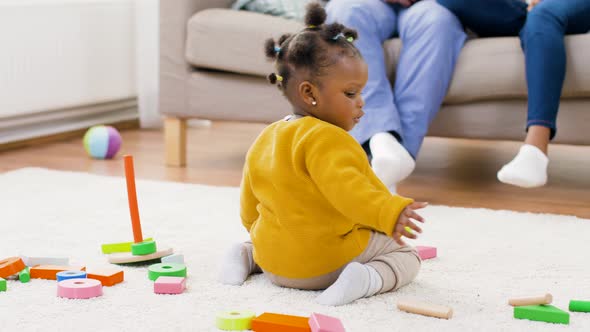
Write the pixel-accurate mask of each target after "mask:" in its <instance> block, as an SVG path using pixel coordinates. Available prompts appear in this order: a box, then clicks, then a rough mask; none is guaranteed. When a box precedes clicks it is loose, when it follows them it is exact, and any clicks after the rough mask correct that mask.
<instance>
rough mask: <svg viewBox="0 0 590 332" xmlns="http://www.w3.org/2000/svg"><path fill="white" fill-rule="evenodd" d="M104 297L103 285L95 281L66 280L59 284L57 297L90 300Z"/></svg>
mask: <svg viewBox="0 0 590 332" xmlns="http://www.w3.org/2000/svg"><path fill="white" fill-rule="evenodd" d="M101 295H102V284H101V283H100V281H98V280H95V279H66V280H62V281H60V282H58V283H57V296H59V297H66V298H68V299H89V298H91V297H97V296H101Z"/></svg>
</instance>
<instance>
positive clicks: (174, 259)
mask: <svg viewBox="0 0 590 332" xmlns="http://www.w3.org/2000/svg"><path fill="white" fill-rule="evenodd" d="M161 261H162V263H180V264H184V255H183V254H174V255H170V256H164V257H162V260H161Z"/></svg>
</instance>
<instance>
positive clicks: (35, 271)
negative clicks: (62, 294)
mask: <svg viewBox="0 0 590 332" xmlns="http://www.w3.org/2000/svg"><path fill="white" fill-rule="evenodd" d="M84 270H86V267H84V266H60V265H37V266H33V267H32V268H31V269H30V270H29V271H30V273H31V278H34V279H49V280H57V273H58V272H62V271H84Z"/></svg>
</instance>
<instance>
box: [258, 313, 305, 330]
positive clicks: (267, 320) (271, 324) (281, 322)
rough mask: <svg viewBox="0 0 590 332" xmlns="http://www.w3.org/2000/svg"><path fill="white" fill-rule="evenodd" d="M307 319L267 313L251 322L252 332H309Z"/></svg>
mask: <svg viewBox="0 0 590 332" xmlns="http://www.w3.org/2000/svg"><path fill="white" fill-rule="evenodd" d="M308 321H309V318H308V317H300V316H290V315H281V314H271V313H268V312H265V313H263V314H262V315H260V316H258V317H256V318H254V319H253V320H252V330H253V331H255V332H278V331H280V332H311V328H310V327H309V322H308Z"/></svg>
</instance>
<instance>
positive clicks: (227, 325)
mask: <svg viewBox="0 0 590 332" xmlns="http://www.w3.org/2000/svg"><path fill="white" fill-rule="evenodd" d="M254 317H256V314H255V313H253V312H252V311H239V310H234V311H226V312H220V313H218V314H217V315H216V317H215V326H216V327H217V328H218V329H220V330H224V331H243V330H251V329H252V320H253V319H254Z"/></svg>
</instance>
